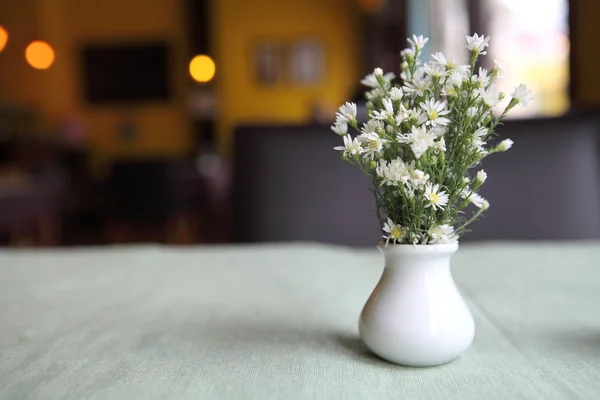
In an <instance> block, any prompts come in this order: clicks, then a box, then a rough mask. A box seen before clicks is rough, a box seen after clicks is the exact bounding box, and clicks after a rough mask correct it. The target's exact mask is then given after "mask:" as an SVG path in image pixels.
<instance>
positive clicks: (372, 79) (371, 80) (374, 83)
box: [360, 68, 396, 88]
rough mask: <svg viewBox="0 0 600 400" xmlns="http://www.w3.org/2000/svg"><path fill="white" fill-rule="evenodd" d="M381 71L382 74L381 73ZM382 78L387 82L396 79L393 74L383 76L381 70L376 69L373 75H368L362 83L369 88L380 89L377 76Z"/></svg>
mask: <svg viewBox="0 0 600 400" xmlns="http://www.w3.org/2000/svg"><path fill="white" fill-rule="evenodd" d="M380 71H381V74H379V72H380ZM378 75H379V76H382V77H383V80H384V81H385V82H391V80H392V79H394V78H395V77H396V75H394V73H393V72H388V73H387V74H383V71H382V70H381V68H375V70H374V71H373V73H372V74H368V75H367V76H365V77H364V78H363V79H362V80H361V81H360V83H362V84H363V85H365V86H367V87H371V88H376V87H379V86H380V85H379V81H378V80H377V76H378Z"/></svg>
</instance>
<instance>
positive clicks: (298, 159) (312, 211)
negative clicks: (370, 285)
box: [233, 126, 380, 246]
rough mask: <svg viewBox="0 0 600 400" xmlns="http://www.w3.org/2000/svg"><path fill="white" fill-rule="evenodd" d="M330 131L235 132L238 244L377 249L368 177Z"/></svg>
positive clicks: (267, 129)
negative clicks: (342, 155) (313, 243)
mask: <svg viewBox="0 0 600 400" xmlns="http://www.w3.org/2000/svg"><path fill="white" fill-rule="evenodd" d="M340 143H341V139H340V138H339V137H338V136H336V135H335V134H334V133H332V132H331V131H330V130H329V128H328V127H324V126H248V127H241V128H239V129H237V131H236V133H235V159H234V198H233V201H234V216H235V218H234V221H235V227H234V230H235V234H236V239H237V241H241V242H281V241H318V242H326V243H333V244H342V245H349V246H374V245H375V244H376V243H377V242H378V240H379V238H380V228H379V223H378V221H377V218H376V216H375V212H374V210H375V202H374V200H373V195H372V193H371V192H370V191H369V183H368V182H367V181H366V179H365V178H364V176H363V175H362V174H361V172H360V171H359V170H358V169H356V168H354V167H353V166H352V165H349V164H348V163H345V162H342V161H341V160H340V153H339V152H338V151H335V150H333V147H334V146H339V145H340Z"/></svg>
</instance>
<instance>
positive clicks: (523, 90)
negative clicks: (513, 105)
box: [510, 83, 535, 106]
mask: <svg viewBox="0 0 600 400" xmlns="http://www.w3.org/2000/svg"><path fill="white" fill-rule="evenodd" d="M510 95H511V96H512V98H513V99H515V100H516V101H517V103H518V104H522V105H524V106H526V105H527V104H529V101H531V100H533V99H534V98H535V97H533V96H532V95H531V90H528V89H527V86H525V85H524V84H522V83H521V84H520V85H519V86H517V87H516V88H515V89H514V90H513V91H512V93H511V94H510Z"/></svg>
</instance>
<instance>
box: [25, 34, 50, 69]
mask: <svg viewBox="0 0 600 400" xmlns="http://www.w3.org/2000/svg"><path fill="white" fill-rule="evenodd" d="M25 59H26V60H27V62H28V63H29V65H31V66H32V67H33V68H35V69H48V68H50V66H51V65H52V63H53V62H54V50H53V49H52V46H50V45H49V44H48V43H46V42H43V41H41V40H36V41H33V42H31V43H29V46H27V49H25Z"/></svg>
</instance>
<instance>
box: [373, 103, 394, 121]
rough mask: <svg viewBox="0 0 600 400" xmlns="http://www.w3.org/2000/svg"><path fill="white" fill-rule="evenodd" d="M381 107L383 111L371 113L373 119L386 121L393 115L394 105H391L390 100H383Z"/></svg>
mask: <svg viewBox="0 0 600 400" xmlns="http://www.w3.org/2000/svg"><path fill="white" fill-rule="evenodd" d="M383 107H384V109H383V110H381V111H379V110H375V111H373V118H374V119H379V120H386V119H388V118H389V117H391V116H393V115H394V105H393V104H392V100H390V99H383Z"/></svg>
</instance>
